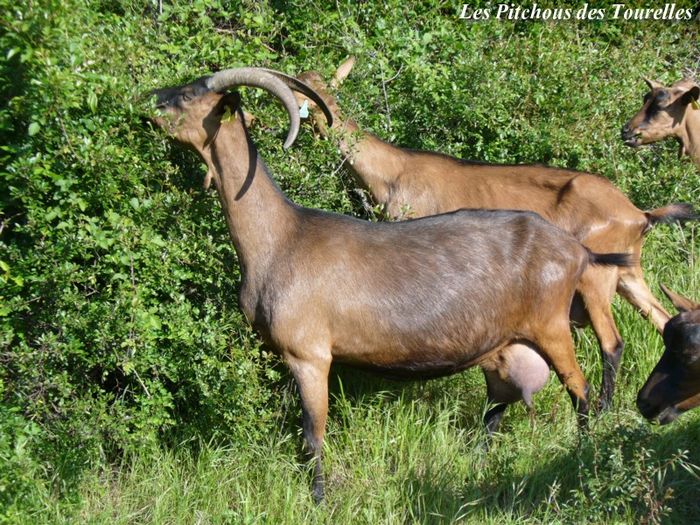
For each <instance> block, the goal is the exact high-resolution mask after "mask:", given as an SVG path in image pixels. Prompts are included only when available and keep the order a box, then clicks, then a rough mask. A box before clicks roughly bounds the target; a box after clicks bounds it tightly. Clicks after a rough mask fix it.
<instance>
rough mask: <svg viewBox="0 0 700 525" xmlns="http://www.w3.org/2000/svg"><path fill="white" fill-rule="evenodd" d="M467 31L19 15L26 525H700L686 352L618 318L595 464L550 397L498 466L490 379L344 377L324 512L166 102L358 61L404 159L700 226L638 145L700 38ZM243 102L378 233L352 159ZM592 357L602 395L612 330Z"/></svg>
mask: <svg viewBox="0 0 700 525" xmlns="http://www.w3.org/2000/svg"><path fill="white" fill-rule="evenodd" d="M612 3H613V2H596V6H604V5H608V6H609V5H611V4H612ZM538 4H539V5H541V6H542V7H547V6H554V5H555V4H554V3H552V2H541V3H538ZM472 5H475V6H478V5H486V4H485V3H480V2H473V3H472ZM522 5H525V6H529V4H522ZM567 5H570V6H573V7H580V4H567ZM648 5H652V4H648ZM653 5H654V6H655V4H653ZM676 5H677V6H678V7H693V2H682V1H679V2H676ZM560 6H561V5H558V7H560ZM460 10H461V4H457V3H451V2H445V1H438V0H434V1H427V2H415V1H412V0H409V1H398V0H387V1H385V2H325V1H319V2H303V1H292V2H278V1H273V0H269V1H263V2H248V1H244V2H223V1H204V0H195V1H193V2H175V3H171V2H161V1H158V2H156V1H124V2H119V1H115V0H89V1H87V2H84V1H81V2H78V1H75V0H39V1H33V0H25V1H24V2H20V3H16V2H10V1H9V0H0V12H1V13H2V14H1V15H0V23H1V24H2V32H1V33H0V42H1V44H2V45H1V46H0V47H1V49H2V55H1V56H0V95H1V98H2V100H3V101H4V103H3V105H2V106H1V108H0V144H2V145H1V146H0V159H2V160H1V162H0V189H1V191H0V399H1V403H0V521H4V522H37V521H42V520H45V521H52V522H54V521H55V522H64V521H68V522H70V521H72V520H76V519H80V520H81V521H92V522H102V521H109V522H110V523H111V522H114V520H118V521H119V522H125V523H131V522H144V521H150V522H156V523H160V522H170V523H174V522H180V521H182V522H194V521H198V522H212V523H217V522H224V521H230V522H242V521H261V520H262V521H265V520H269V521H271V522H282V521H298V522H301V521H308V520H312V521H320V522H331V521H332V522H344V521H349V520H351V519H352V520H359V521H361V522H368V523H370V522H371V523H376V522H431V521H435V522H443V521H447V522H449V521H454V520H461V519H464V520H467V521H469V520H475V521H477V522H484V521H497V522H504V521H510V520H512V521H519V522H521V521H527V520H530V521H535V522H539V521H569V522H570V521H591V522H596V521H603V520H605V521H610V520H612V521H629V522H639V521H640V520H642V521H643V520H647V521H651V522H653V521H657V520H659V519H661V518H662V517H665V518H666V519H669V520H671V521H679V522H682V521H684V520H685V519H695V520H696V521H697V520H698V519H700V509H699V508H698V505H697V494H698V491H700V482H699V481H698V476H697V465H698V464H700V449H699V448H698V443H700V418H699V417H698V414H697V413H694V414H688V415H686V416H684V418H683V419H682V420H681V421H680V422H678V423H676V424H674V425H673V426H672V427H669V428H664V429H653V428H651V427H649V426H648V425H647V424H646V423H645V422H643V421H642V420H641V417H640V416H638V415H637V414H636V413H635V411H634V408H633V401H634V396H635V394H636V391H637V390H638V389H639V387H640V386H641V384H642V383H643V381H644V379H645V377H646V375H647V374H648V371H649V370H650V369H651V367H652V366H653V364H654V362H655V361H656V360H657V359H658V356H659V355H660V352H661V349H662V343H661V341H660V338H659V337H658V335H657V334H656V333H655V332H654V331H653V330H652V329H651V328H650V326H648V324H647V323H645V322H644V321H643V320H642V319H641V318H640V317H639V316H638V315H637V314H636V313H635V312H633V311H632V309H631V308H630V307H628V306H627V305H626V304H623V303H622V302H621V301H619V300H618V301H617V302H616V315H617V319H618V322H619V325H620V327H621V331H622V333H623V337H624V338H625V340H626V342H627V352H626V353H625V356H624V358H623V363H622V367H623V372H622V374H621V377H620V392H619V395H618V398H617V404H616V406H615V407H614V409H613V410H612V411H611V413H610V414H608V415H606V416H604V417H602V418H600V419H599V420H598V422H597V423H595V425H594V429H593V430H592V432H591V436H590V437H584V438H582V441H581V442H579V443H578V444H577V442H576V439H577V438H576V432H575V428H574V424H573V415H572V414H571V410H570V408H569V406H568V404H567V403H568V401H567V399H566V398H565V396H563V395H562V392H561V389H560V388H559V386H558V384H556V382H554V381H553V382H551V383H550V386H549V387H548V389H547V390H546V391H545V392H544V393H543V394H540V396H539V398H538V400H537V405H538V410H537V416H536V418H535V419H533V420H532V421H530V419H529V418H528V416H527V414H526V413H525V411H524V410H522V409H520V408H517V409H511V411H510V412H511V413H510V414H509V416H508V419H507V421H506V424H505V430H504V432H507V434H505V435H503V436H501V437H500V438H499V440H497V441H496V443H495V446H494V450H492V452H491V453H490V455H489V456H485V455H484V454H483V453H482V452H480V450H481V447H480V445H479V443H480V440H481V439H482V438H483V436H482V435H481V433H480V432H481V430H480V428H479V418H480V415H481V411H482V410H483V386H482V383H483V380H482V379H481V376H480V374H479V373H478V372H475V371H471V372H468V373H466V374H462V375H460V376H458V377H455V378H450V379H446V380H441V381H435V382H430V383H426V384H410V385H397V384H393V383H389V382H384V381H380V380H378V379H376V378H372V377H364V376H362V377H358V376H357V375H355V374H352V373H347V372H346V371H343V370H340V371H339V372H338V374H335V373H334V375H333V378H332V384H333V395H334V401H333V403H332V408H331V421H330V423H329V438H328V443H329V444H328V446H327V449H328V450H327V455H328V457H329V469H330V470H331V471H332V472H333V476H332V477H331V481H330V483H331V492H330V496H329V503H328V504H327V505H326V506H324V507H321V508H315V507H314V506H313V505H312V504H311V502H310V499H309V498H308V495H307V493H306V492H307V491H306V489H307V485H308V476H307V472H306V471H305V470H304V469H303V468H300V467H299V466H298V465H297V463H296V462H297V459H298V456H297V454H296V453H297V452H298V445H299V435H298V414H299V406H298V401H297V399H296V395H295V391H294V387H293V385H292V384H291V382H290V380H289V377H288V375H287V373H286V371H285V369H284V367H283V366H281V365H280V363H279V362H278V361H277V359H276V358H275V357H274V356H272V355H271V354H270V352H269V349H266V348H264V347H263V346H261V344H260V342H259V339H258V338H257V337H256V336H255V334H254V333H253V332H252V331H251V329H250V328H249V327H248V326H247V324H246V323H245V320H244V319H243V317H242V314H241V313H240V312H239V311H238V309H237V301H236V293H237V285H238V280H239V274H238V266H237V264H236V256H235V253H234V252H233V250H232V248H231V246H230V243H229V240H228V233H227V231H226V228H225V224H224V221H223V220H222V217H221V210H220V207H219V204H218V201H217V199H216V197H215V195H213V194H212V193H208V192H205V191H203V190H202V189H201V180H202V176H203V173H204V170H203V167H202V166H201V165H200V163H199V162H198V161H197V159H196V158H195V156H194V155H193V154H192V153H190V152H187V151H185V150H183V149H181V148H179V147H177V146H175V145H173V144H171V143H170V142H169V141H168V140H167V138H166V137H164V136H162V135H161V134H159V133H156V132H154V131H153V130H152V129H151V128H150V126H149V125H147V124H146V123H145V122H144V121H143V115H144V104H143V100H144V94H145V93H147V92H148V90H150V89H153V88H156V87H162V86H163V85H172V84H176V83H179V82H183V81H189V80H191V79H193V78H196V77H198V76H201V75H203V74H206V73H208V72H211V71H214V70H218V69H221V68H226V67H235V66H243V65H259V66H265V67H272V68H276V69H279V70H281V71H284V72H287V73H290V74H297V73H300V72H302V71H304V70H307V69H317V70H319V71H320V72H321V73H322V74H324V75H326V76H330V75H331V74H332V72H333V71H334V70H335V67H336V66H337V65H338V64H339V63H340V62H341V61H342V60H343V59H344V58H345V57H346V56H348V55H349V54H353V55H355V56H357V57H358V63H357V65H356V67H355V69H354V70H353V72H352V74H351V76H350V77H349V78H348V80H347V81H346V83H345V84H344V85H343V87H342V89H341V90H340V93H339V97H340V104H341V107H343V109H344V110H345V112H346V113H347V114H348V115H351V116H353V117H354V118H355V119H356V120H358V122H359V123H360V124H361V125H362V126H364V127H365V128H366V129H368V130H371V131H373V132H375V133H376V134H378V135H379V136H380V137H382V138H384V139H387V140H390V141H393V142H395V143H398V144H401V145H404V146H407V147H411V148H419V149H432V150H438V151H441V152H444V153H447V154H451V155H455V156H459V157H464V158H473V159H479V160H484V161H490V162H509V163H518V162H543V163H548V164H552V165H557V166H566V167H571V168H576V169H580V170H586V171H593V172H596V173H600V174H602V175H604V176H606V177H608V178H609V179H611V180H612V181H614V182H615V183H616V184H617V185H618V187H619V188H621V189H622V190H623V191H624V192H626V193H627V194H628V195H629V197H630V198H631V199H632V201H633V202H635V204H636V205H637V206H639V207H640V208H643V209H645V208H651V207H657V206H661V205H664V204H666V203H668V202H671V201H685V202H691V203H695V204H696V205H698V203H699V201H700V198H699V197H700V174H699V173H698V170H697V169H696V168H694V167H693V166H692V164H691V163H690V162H688V161H685V160H678V159H677V157H676V149H677V148H676V145H675V144H674V143H672V142H667V143H662V144H658V145H656V146H654V147H651V148H648V149H644V150H639V151H632V150H630V149H627V148H626V147H625V146H624V145H623V144H622V143H621V141H620V139H619V129H620V127H621V125H622V124H623V123H624V122H625V121H626V120H627V119H628V118H629V117H630V116H631V115H632V114H633V113H634V112H635V111H636V110H637V109H638V107H639V106H640V103H641V95H642V94H643V92H644V85H643V83H642V82H641V80H640V77H641V76H650V77H653V78H656V79H658V80H660V81H662V82H668V83H670V82H672V81H674V80H676V79H678V78H679V77H680V76H681V75H683V74H689V75H693V76H695V78H698V76H699V75H700V47H699V44H698V42H699V39H698V36H699V35H698V33H699V31H698V28H699V25H700V24H699V23H698V22H680V23H671V22H667V21H665V22H632V21H612V20H609V19H607V20H604V21H599V22H575V21H568V22H556V23H555V22H549V23H543V22H507V21H498V20H493V19H492V20H489V21H484V22H478V23H468V22H465V21H463V20H459V19H458V13H459V11H460ZM244 100H245V104H246V107H247V108H248V109H249V110H251V111H253V112H255V114H256V115H257V116H258V123H257V125H256V126H255V127H254V129H253V134H254V139H255V141H256V143H257V144H258V147H259V149H260V151H261V153H262V155H263V156H264V157H265V159H266V160H267V162H268V164H269V166H270V168H271V171H272V173H274V174H275V179H276V180H277V182H278V183H279V184H280V186H281V187H282V189H283V190H284V191H285V192H286V193H287V194H288V195H289V196H290V197H291V198H292V199H293V200H295V201H296V202H298V203H301V204H304V205H307V206H313V207H320V208H324V209H328V210H334V211H338V212H341V213H346V214H355V215H358V216H362V217H365V218H368V217H367V212H366V211H365V209H364V208H363V206H362V202H361V199H360V198H359V197H358V195H357V192H355V191H354V189H355V187H356V184H355V182H354V181H353V180H352V178H351V177H350V176H349V175H348V174H347V173H346V171H345V170H344V169H342V167H341V158H340V157H339V155H338V154H337V151H336V149H335V147H334V146H333V145H332V144H331V143H330V142H327V141H320V140H318V139H316V138H315V137H314V135H313V134H312V133H311V132H310V129H309V128H308V127H306V128H305V129H303V130H302V133H301V136H300V138H299V140H298V141H297V144H296V146H295V147H294V148H292V150H291V151H288V152H283V151H282V149H281V138H282V137H283V136H284V133H285V129H286V122H285V116H284V114H283V111H281V110H280V109H279V107H278V106H277V104H276V103H275V102H274V101H272V100H271V99H270V97H269V96H267V95H265V94H262V93H260V92H258V91H256V90H245V94H244ZM369 218H373V217H369ZM696 236H697V228H696V227H695V226H693V225H689V226H686V227H684V228H683V229H680V228H678V227H671V228H665V227H659V228H656V229H655V230H654V231H653V232H652V233H651V234H650V235H649V239H648V242H647V249H646V253H645V257H644V267H645V269H646V272H647V276H648V281H649V282H650V283H651V284H652V287H653V288H654V290H656V291H658V283H659V282H665V283H668V284H669V285H671V286H672V287H675V288H676V289H677V290H678V291H680V292H682V293H686V294H688V295H690V296H694V297H695V298H700V276H699V275H698V274H699V272H698V266H697V264H698V263H697V261H698V254H699V253H700V248H699V247H698V242H697V239H696ZM577 339H578V345H579V348H581V352H580V360H581V362H582V363H583V365H584V368H585V371H586V374H587V376H588V377H589V378H590V380H591V382H592V383H593V384H594V386H595V385H597V383H596V381H597V380H598V378H599V376H600V373H599V359H598V356H597V350H596V345H595V342H594V340H593V337H592V334H591V333H590V332H589V331H582V332H579V333H578V334H577ZM445 458H450V460H449V461H448V463H446V464H442V463H441V462H442V461H444V460H445ZM438 460H439V461H438ZM440 464H442V465H443V466H442V468H438V465H440ZM192 487H194V489H193V488H192ZM207 487H218V488H220V492H218V493H217V492H215V491H211V490H207ZM263 487H267V490H265V489H263ZM168 493H170V496H166V494H168ZM693 494H695V496H694V497H693V496H692V495H693ZM169 498H170V499H169ZM693 498H694V499H693Z"/></svg>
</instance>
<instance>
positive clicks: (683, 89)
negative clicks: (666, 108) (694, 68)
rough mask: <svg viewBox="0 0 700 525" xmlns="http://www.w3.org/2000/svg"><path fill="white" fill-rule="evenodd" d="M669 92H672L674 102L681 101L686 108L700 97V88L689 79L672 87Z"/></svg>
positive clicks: (680, 81)
mask: <svg viewBox="0 0 700 525" xmlns="http://www.w3.org/2000/svg"><path fill="white" fill-rule="evenodd" d="M669 91H670V92H671V97H672V98H671V100H672V102H675V101H677V100H680V101H681V103H682V104H683V105H684V106H687V105H688V104H690V103H692V102H693V101H694V100H697V99H698V97H699V96H700V86H698V84H697V83H696V82H695V81H693V80H691V79H689V78H684V79H683V80H679V81H678V82H676V83H675V84H673V85H672V86H671V88H670V90H669Z"/></svg>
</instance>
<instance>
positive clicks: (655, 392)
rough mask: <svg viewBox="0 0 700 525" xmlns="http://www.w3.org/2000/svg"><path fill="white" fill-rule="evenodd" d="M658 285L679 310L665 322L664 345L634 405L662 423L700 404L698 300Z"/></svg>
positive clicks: (648, 416) (699, 314)
mask: <svg viewBox="0 0 700 525" xmlns="http://www.w3.org/2000/svg"><path fill="white" fill-rule="evenodd" d="M662 289H663V291H664V293H665V294H666V295H667V296H668V298H669V299H670V300H671V302H672V303H673V305H674V306H675V307H676V308H677V309H678V312H679V314H678V315H676V316H675V317H673V318H672V319H671V320H670V321H669V322H668V323H666V328H664V346H665V347H666V349H665V350H664V353H663V355H662V356H661V359H660V360H659V362H658V364H657V365H656V366H655V367H654V370H653V371H652V372H651V375H649V379H647V382H646V383H645V384H644V386H643V387H642V389H641V390H640V391H639V395H638V396H637V407H638V408H639V411H640V412H641V413H642V415H643V416H644V417H645V418H647V419H650V420H652V419H658V421H659V422H660V423H661V424H662V425H665V424H666V423H670V422H671V421H673V420H675V419H676V418H677V417H678V415H679V414H681V413H682V412H685V411H686V410H690V409H691V408H695V407H697V406H700V303H695V302H693V301H691V300H690V299H686V298H685V297H683V296H682V295H679V294H677V293H674V292H672V291H671V290H669V289H667V288H666V287H663V286H662Z"/></svg>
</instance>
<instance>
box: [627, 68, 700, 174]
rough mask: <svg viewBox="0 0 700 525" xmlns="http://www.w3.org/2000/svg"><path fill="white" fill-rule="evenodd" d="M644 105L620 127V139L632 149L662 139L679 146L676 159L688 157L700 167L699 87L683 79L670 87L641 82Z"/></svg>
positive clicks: (653, 82)
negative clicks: (671, 141) (643, 88)
mask: <svg viewBox="0 0 700 525" xmlns="http://www.w3.org/2000/svg"><path fill="white" fill-rule="evenodd" d="M644 81H645V82H646V83H647V86H649V92H648V93H646V94H645V95H644V105H643V106H642V109H640V110H639V111H638V112H637V114H636V115H635V116H634V117H632V118H631V119H630V120H629V122H627V124H625V125H624V126H623V127H622V140H623V141H624V142H625V144H627V145H628V146H631V147H633V148H636V147H638V146H641V145H643V144H651V143H652V142H656V141H659V140H662V139H665V138H666V137H674V138H675V139H676V140H677V141H678V143H679V146H680V147H679V150H678V156H679V157H681V156H683V155H689V156H690V157H691V158H692V159H693V162H695V164H696V165H697V166H698V168H700V105H699V104H698V100H699V99H700V86H698V83H697V82H695V81H693V80H690V79H688V78H684V79H683V80H679V81H678V82H676V83H675V84H673V85H672V86H671V87H665V86H663V85H661V84H659V83H658V82H655V81H653V80H647V79H644Z"/></svg>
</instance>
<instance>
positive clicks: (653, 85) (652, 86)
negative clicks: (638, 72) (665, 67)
mask: <svg viewBox="0 0 700 525" xmlns="http://www.w3.org/2000/svg"><path fill="white" fill-rule="evenodd" d="M642 80H644V82H646V84H647V86H649V89H658V88H662V87H663V86H662V85H661V84H659V83H658V82H657V81H656V80H651V79H649V78H646V77H642Z"/></svg>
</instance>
